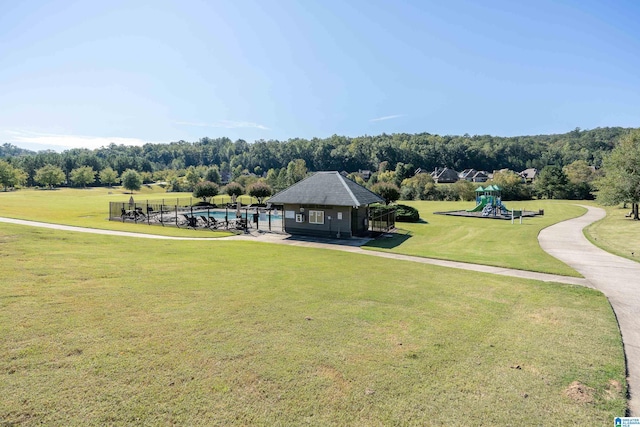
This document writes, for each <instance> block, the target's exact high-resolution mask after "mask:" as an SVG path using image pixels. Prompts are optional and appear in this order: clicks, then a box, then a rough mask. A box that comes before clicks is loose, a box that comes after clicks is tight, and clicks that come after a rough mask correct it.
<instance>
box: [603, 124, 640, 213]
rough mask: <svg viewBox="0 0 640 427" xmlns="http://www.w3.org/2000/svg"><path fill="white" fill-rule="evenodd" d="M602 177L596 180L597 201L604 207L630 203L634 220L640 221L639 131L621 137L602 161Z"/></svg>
mask: <svg viewBox="0 0 640 427" xmlns="http://www.w3.org/2000/svg"><path fill="white" fill-rule="evenodd" d="M603 169H604V173H605V175H604V177H603V178H601V179H599V180H598V183H597V186H598V189H599V192H598V200H599V201H600V202H602V203H603V204H606V205H615V204H617V203H621V202H624V203H631V204H632V212H633V218H634V219H636V220H637V219H640V214H639V213H638V204H639V203H640V130H635V131H633V132H631V133H630V134H628V135H626V136H625V137H623V138H622V139H621V141H620V144H619V145H618V146H617V147H615V148H614V149H613V151H612V152H611V154H610V155H609V156H607V157H606V158H605V159H604V167H603Z"/></svg>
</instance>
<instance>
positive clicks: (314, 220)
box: [309, 210, 324, 225]
mask: <svg viewBox="0 0 640 427" xmlns="http://www.w3.org/2000/svg"><path fill="white" fill-rule="evenodd" d="M318 217H320V218H321V219H322V220H321V221H318ZM309 224H320V225H323V224H324V211H312V210H310V211H309Z"/></svg>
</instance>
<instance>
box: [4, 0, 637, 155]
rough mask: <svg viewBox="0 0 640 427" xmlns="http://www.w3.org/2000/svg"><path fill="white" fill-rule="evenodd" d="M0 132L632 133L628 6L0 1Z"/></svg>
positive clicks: (282, 135)
mask: <svg viewBox="0 0 640 427" xmlns="http://www.w3.org/2000/svg"><path fill="white" fill-rule="evenodd" d="M0 3H2V13H0V143H5V142H9V143H12V144H15V145H18V146H20V147H25V148H31V149H45V148H56V149H62V148H70V147H86V148H97V147H99V146H102V145H108V144H109V143H111V142H114V143H116V144H137V145H140V144H143V143H146V142H170V141H178V140H185V141H197V140H198V139H199V138H201V137H204V136H209V137H219V136H227V137H229V138H231V139H232V140H236V139H244V140H246V141H248V142H253V141H255V140H257V139H266V140H268V139H279V140H286V139H289V138H296V137H302V138H312V137H320V138H324V137H328V136H331V135H333V134H338V135H347V136H358V135H365V134H368V135H375V134H380V133H383V132H386V133H396V132H407V133H418V132H429V133H433V134H450V135H453V134H455V135H462V134H465V133H468V134H471V135H474V134H481V135H482V134H492V135H499V136H513V135H531V134H541V133H563V132H567V131H570V130H573V129H574V128H576V127H580V128H583V129H592V128H595V127H604V126H625V127H626V126H629V127H640V102H639V100H640V54H639V53H640V26H639V25H637V23H638V22H640V3H638V2H636V1H633V0H628V1H617V0H611V1H608V2H602V1H590V0H581V1H546V0H537V1H526V2H525V1H513V0H510V1H498V0H496V1H492V0H486V1H485V0H483V1H477V0H474V1H464V0H447V1H430V0H421V1H401V0H394V1H377V0H367V1H345V0H340V1H333V0H322V1H312V0H299V1H289V0H276V1H271V0H259V1H251V0H234V1H231V0H229V1H215V0H211V1H192V0H182V1H164V0H153V1H141V0H140V1H136V0H128V1H120V0H111V1H109V2H94V1H75V2H74V1H56V0H47V1H29V0H25V1H8V0H0Z"/></svg>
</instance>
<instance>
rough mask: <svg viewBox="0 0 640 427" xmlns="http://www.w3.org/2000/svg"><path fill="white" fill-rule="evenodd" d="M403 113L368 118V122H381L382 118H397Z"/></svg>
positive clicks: (402, 115)
mask: <svg viewBox="0 0 640 427" xmlns="http://www.w3.org/2000/svg"><path fill="white" fill-rule="evenodd" d="M404 116H405V115H404V114H394V115H392V116H384V117H378V118H377V119H371V120H369V121H370V122H381V121H383V120H391V119H397V118H398V117H404Z"/></svg>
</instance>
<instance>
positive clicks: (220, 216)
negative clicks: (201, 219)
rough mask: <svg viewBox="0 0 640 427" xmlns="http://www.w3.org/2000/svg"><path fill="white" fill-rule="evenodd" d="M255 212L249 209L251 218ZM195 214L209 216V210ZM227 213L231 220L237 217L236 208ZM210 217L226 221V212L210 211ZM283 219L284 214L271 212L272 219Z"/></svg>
mask: <svg viewBox="0 0 640 427" xmlns="http://www.w3.org/2000/svg"><path fill="white" fill-rule="evenodd" d="M254 213H255V211H254V212H251V211H249V216H248V218H249V220H253V214H254ZM193 214H194V215H197V216H207V211H198V212H195V211H194V212H193ZM227 215H228V219H229V220H232V219H235V218H236V211H235V210H230V211H229V213H228V214H227ZM209 217H210V218H215V219H217V220H218V221H224V217H225V212H222V211H209ZM244 217H245V211H244V210H243V211H242V218H244ZM281 219H282V215H280V214H273V213H272V214H271V220H272V221H274V220H281ZM265 221H269V214H267V215H266V218H265Z"/></svg>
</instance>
